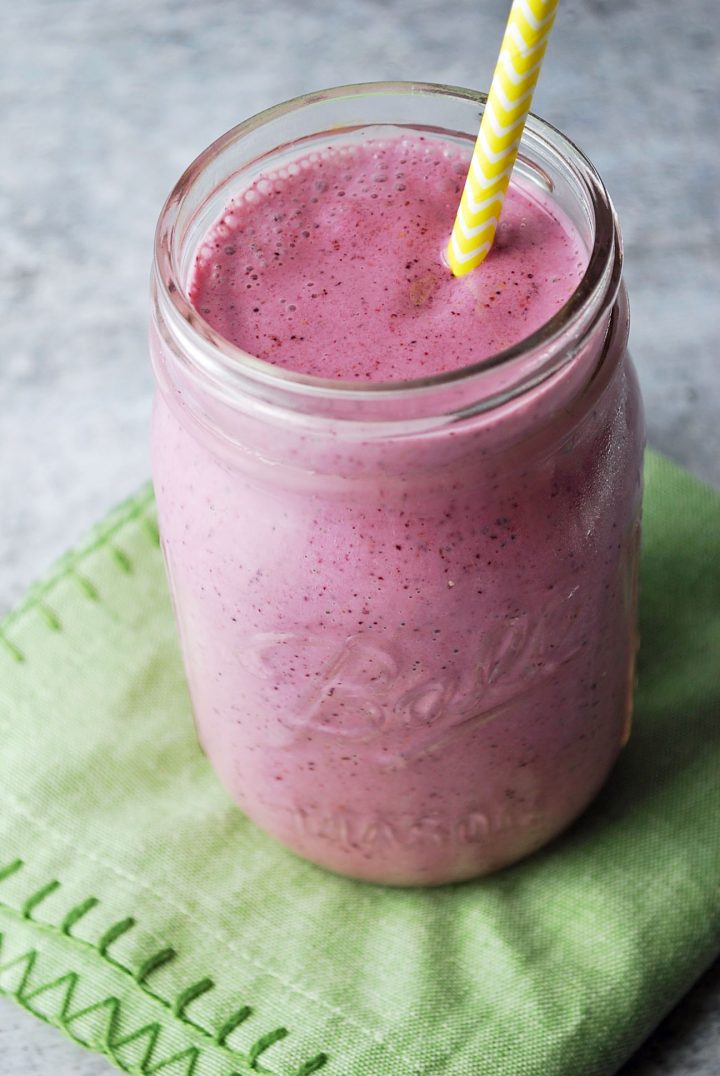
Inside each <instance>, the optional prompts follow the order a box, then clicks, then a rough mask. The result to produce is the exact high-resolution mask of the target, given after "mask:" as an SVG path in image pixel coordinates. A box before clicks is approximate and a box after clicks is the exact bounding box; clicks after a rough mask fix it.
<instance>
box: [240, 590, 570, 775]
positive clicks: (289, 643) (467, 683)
mask: <svg viewBox="0 0 720 1076" xmlns="http://www.w3.org/2000/svg"><path fill="white" fill-rule="evenodd" d="M579 598H580V588H579V586H575V587H573V588H572V589H571V590H570V591H565V592H564V593H563V594H561V595H559V596H558V597H556V598H555V600H554V601H552V602H549V603H548V604H547V605H546V606H545V607H544V608H543V610H542V613H540V614H539V615H534V616H531V615H530V614H529V613H522V614H520V615H518V616H515V617H512V618H509V619H506V620H504V621H501V622H498V623H497V624H495V625H494V626H493V627H492V628H490V629H489V630H487V631H485V632H484V634H483V635H482V636H480V637H479V639H478V641H477V643H476V644H475V645H474V648H473V652H472V653H471V654H469V655H468V654H462V655H460V657H459V659H458V661H457V663H456V665H455V666H454V667H450V666H448V667H447V668H446V669H445V670H443V671H442V672H440V673H434V674H431V675H428V672H427V670H426V669H423V668H422V663H418V662H417V660H415V659H414V657H413V655H412V654H411V653H410V649H409V646H408V645H407V644H401V643H400V642H399V641H398V640H397V639H396V640H393V641H387V640H385V639H382V640H380V639H378V637H377V635H374V634H372V633H370V632H357V633H355V634H353V635H350V636H348V637H346V638H345V639H344V640H338V639H337V637H336V636H332V635H329V634H327V633H322V632H268V633H262V634H259V635H255V636H253V637H252V638H251V639H249V640H248V643H247V645H246V647H245V649H244V652H243V654H242V657H241V661H242V663H243V665H244V666H245V668H246V669H247V670H248V671H249V672H251V673H252V674H253V675H254V676H255V677H257V678H259V679H261V680H263V681H266V682H268V683H272V684H273V685H276V686H277V685H283V684H286V685H287V684H288V683H293V684H294V683H296V682H302V681H303V680H307V682H308V685H309V686H308V687H307V689H302V690H301V694H300V699H299V701H298V705H297V706H296V707H295V708H292V709H288V711H285V712H283V713H282V716H281V718H280V720H281V721H282V723H283V724H284V725H285V727H286V728H287V729H288V730H290V731H292V732H295V733H302V734H308V733H313V734H318V735H326V736H332V737H337V738H341V739H344V740H348V741H355V742H363V743H370V742H372V741H374V740H376V739H379V738H380V737H382V742H383V744H384V746H386V747H387V748H388V751H387V752H384V756H383V758H382V759H381V764H382V765H385V766H388V767H393V768H397V767H399V766H404V765H407V764H408V763H409V762H411V761H413V760H416V759H418V758H420V757H422V756H424V755H427V754H428V753H430V752H432V751H436V750H438V749H440V748H441V747H442V746H443V745H445V744H446V743H447V742H448V741H449V740H450V739H451V738H453V739H454V738H455V737H456V736H460V735H464V734H466V733H467V732H469V731H471V730H472V729H475V728H477V727H478V726H480V725H484V724H487V723H489V722H491V721H494V720H496V719H497V718H498V717H500V716H501V715H503V714H507V713H508V712H510V711H511V709H512V707H513V706H514V704H515V703H517V702H518V701H519V700H520V699H521V698H522V697H523V696H524V695H525V694H526V692H527V691H529V690H530V689H531V688H533V687H534V686H535V685H536V684H537V682H538V680H539V679H541V678H543V677H545V676H548V675H551V674H552V673H553V672H554V671H555V670H556V669H557V668H558V666H559V665H562V664H565V663H566V662H568V661H570V660H572V658H573V657H574V656H575V655H576V654H577V653H578V651H579V649H580V646H581V641H580V639H579V638H578V633H577V630H576V625H577V623H578V615H579V611H580V600H579ZM418 665H420V667H419V668H418Z"/></svg>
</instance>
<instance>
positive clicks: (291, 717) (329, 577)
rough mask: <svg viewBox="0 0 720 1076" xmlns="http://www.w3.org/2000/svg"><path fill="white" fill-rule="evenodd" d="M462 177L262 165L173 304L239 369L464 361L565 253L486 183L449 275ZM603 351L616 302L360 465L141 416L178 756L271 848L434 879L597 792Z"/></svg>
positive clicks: (532, 214) (633, 486)
mask: <svg viewBox="0 0 720 1076" xmlns="http://www.w3.org/2000/svg"><path fill="white" fill-rule="evenodd" d="M466 168H467V155H466V152H465V151H464V150H460V149H458V148H457V147H454V146H452V145H450V144H449V143H443V142H438V141H437V140H435V139H429V138H427V139H426V138H422V137H419V136H413V137H403V138H401V137H398V138H396V139H388V140H387V141H385V142H378V141H374V140H369V141H366V142H357V143H354V144H347V145H344V146H343V145H340V146H339V147H338V146H337V145H336V146H335V147H334V148H329V149H328V150H327V151H325V152H323V153H319V154H315V155H313V156H312V157H308V158H304V159H303V158H299V159H297V160H296V161H295V162H294V164H293V165H292V166H291V167H289V166H287V165H285V166H284V171H283V172H280V173H277V172H275V173H273V172H269V173H267V174H266V175H265V176H263V177H261V178H260V179H259V180H257V181H256V182H255V183H254V185H253V186H252V187H251V188H250V189H249V190H248V191H245V192H240V193H238V194H237V195H236V196H235V198H234V199H233V200H232V201H231V202H230V203H229V204H228V205H227V207H226V210H225V212H224V214H223V216H222V218H221V219H220V220H219V221H218V222H217V223H216V225H215V226H214V227H213V228H212V229H211V231H210V232H209V233H208V234H207V236H206V238H205V239H204V241H203V242H202V244H201V246H200V248H199V250H198V253H197V257H196V259H195V263H194V267H193V269H192V275H191V279H190V281H189V295H190V298H191V301H192V303H193V305H194V307H195V308H196V310H197V311H198V312H199V313H201V315H202V316H203V317H204V319H205V320H206V321H207V322H209V323H210V325H211V326H212V327H213V328H214V329H215V330H216V331H217V332H218V333H220V334H221V335H222V336H223V337H225V338H226V339H227V340H229V341H231V342H232V343H234V344H236V345H238V346H240V347H242V348H243V349H245V350H246V351H247V352H249V353H250V354H252V355H255V356H257V357H259V358H261V359H264V360H266V361H268V362H270V363H273V364H275V365H277V366H281V367H284V368H287V369H289V370H293V371H298V372H301V373H304V374H312V375H315V376H319V377H322V378H328V379H338V378H340V379H343V380H355V379H357V380H358V381H390V380H397V379H408V378H418V377H424V376H429V375H434V374H438V373H441V372H445V371H449V370H456V369H459V368H462V367H464V366H467V365H469V364H472V363H476V362H479V361H480V360H482V359H484V358H487V357H488V356H491V355H493V354H494V353H496V352H497V351H499V350H501V349H503V348H506V347H509V346H511V345H513V344H516V343H518V342H520V341H521V340H523V339H524V338H525V337H526V336H527V335H528V334H529V333H531V332H533V331H534V330H535V329H537V328H539V327H540V326H541V325H543V323H545V322H546V321H547V320H548V319H549V318H550V317H552V315H553V314H554V313H555V312H556V311H557V310H558V309H559V308H560V307H561V306H562V305H563V303H564V302H565V301H566V300H567V299H568V297H569V296H570V295H571V293H572V292H573V290H574V288H575V287H576V285H577V283H578V280H579V278H580V277H581V275H582V273H583V271H584V269H585V265H586V262H587V257H588V255H587V252H586V251H585V250H584V249H583V246H582V244H581V242H580V240H579V238H578V236H577V235H576V234H575V232H574V231H573V229H572V227H571V225H570V224H569V222H568V220H567V219H566V218H564V217H563V216H562V215H561V214H560V212H559V211H558V210H556V209H554V208H553V207H552V204H551V202H550V199H549V197H547V196H545V195H544V194H541V193H540V192H539V191H536V192H535V193H531V192H530V188H529V187H528V188H520V187H511V188H510V191H509V193H508V197H507V199H506V203H505V209H504V212H503V218H502V222H501V224H500V227H499V229H498V234H497V239H496V242H495V245H494V247H493V250H492V252H491V254H490V256H489V257H488V258H487V259H486V261H485V263H484V264H483V266H482V267H481V268H480V269H478V270H476V271H475V272H473V273H472V274H470V275H469V276H467V277H464V278H461V279H459V280H456V279H454V278H453V277H452V276H451V274H450V272H449V270H448V269H447V267H446V265H445V263H444V261H443V251H444V247H445V245H446V242H447V237H448V235H449V232H450V229H451V226H452V221H453V216H454V213H455V210H456V207H457V204H458V199H459V194H460V191H461V187H462V183H463V177H464V174H465V171H466ZM626 335H627V326H626V312H625V311H624V308H623V307H622V304H621V307H620V308H619V309H618V311H616V315H615V317H614V320H613V323H612V325H610V326H608V325H605V326H603V327H602V331H601V332H600V333H599V334H598V335H597V339H593V340H592V341H590V343H588V344H587V346H586V347H585V348H584V350H583V351H582V352H581V353H580V354H579V356H578V358H577V360H575V365H574V366H573V367H572V368H571V369H570V370H567V369H566V370H563V371H561V372H560V373H559V374H558V375H556V377H554V378H552V379H550V380H549V381H545V382H543V384H542V385H539V386H538V387H537V388H536V389H532V390H529V391H526V392H525V393H523V394H522V396H520V397H519V398H518V399H516V400H514V401H511V402H509V403H506V404H503V405H499V406H497V407H495V408H493V409H492V410H491V411H489V412H488V413H487V414H481V415H478V416H476V417H475V418H473V419H471V420H467V421H466V422H465V423H463V424H460V423H458V424H457V425H456V426H455V427H452V426H450V427H448V428H446V429H443V430H441V431H440V432H438V431H437V430H435V431H434V432H428V433H423V432H422V431H421V432H415V433H413V434H412V436H411V435H409V434H408V435H407V436H405V437H401V436H396V435H393V436H392V437H389V438H388V439H387V440H386V441H385V442H383V443H382V444H379V443H378V441H377V438H376V437H375V438H374V439H370V440H368V439H366V438H364V437H363V436H362V435H361V434H352V435H351V434H349V433H347V432H346V431H345V430H344V428H341V425H342V424H341V423H338V424H336V425H335V426H333V424H332V422H329V423H326V427H325V430H324V434H323V436H322V437H317V438H310V437H308V435H307V432H306V431H304V430H300V429H299V428H298V429H296V428H295V425H294V424H293V423H292V422H288V423H287V425H282V424H275V425H274V426H273V428H272V431H271V434H267V432H265V433H264V434H262V435H260V434H256V432H254V431H255V426H254V425H253V423H248V424H247V425H246V424H244V423H243V422H240V421H239V422H238V425H237V429H236V431H235V434H234V436H233V438H232V440H233V443H234V447H233V448H232V451H231V450H230V449H229V448H227V447H226V448H225V449H222V450H219V449H218V448H217V446H216V445H215V444H214V443H213V441H212V438H211V437H209V436H208V434H207V431H206V430H205V428H204V427H203V428H201V425H197V424H195V425H194V423H196V420H195V418H194V417H193V416H192V415H191V414H190V409H189V405H188V404H187V401H186V399H185V398H184V397H183V395H182V393H176V394H175V395H174V396H173V395H172V394H162V393H161V394H160V395H159V397H158V402H157V406H156V415H155V435H154V456H155V482H156V491H157V499H158V509H159V513H160V522H161V532H162V536H163V545H164V550H165V555H166V559H167V564H168V569H169V574H170V579H171V583H172V589H173V593H174V598H175V604H176V610H177V613H178V619H179V623H180V631H181V639H182V645H183V653H184V658H185V664H186V671H187V675H188V681H189V685H190V691H191V695H192V700H193V706H194V710H195V715H196V720H197V726H198V731H199V735H200V739H201V742H202V744H203V746H204V748H205V750H206V752H207V754H208V755H209V757H210V758H211V760H212V762H213V764H214V765H215V767H216V769H217V770H218V772H219V773H220V775H221V777H222V779H223V780H224V782H225V784H226V786H227V787H228V789H229V790H230V792H231V794H232V795H233V797H234V798H235V799H236V801H237V802H238V803H239V804H240V805H241V806H242V807H243V808H244V809H245V810H246V811H247V812H248V814H249V815H250V816H251V817H252V818H253V819H255V821H257V822H258V823H259V824H260V825H261V826H262V827H263V828H265V829H266V830H268V831H269V832H271V833H273V834H274V835H275V836H277V837H278V838H279V839H280V840H282V841H283V842H284V843H285V844H287V845H289V846H290V847H291V848H293V849H294V850H295V851H297V852H299V853H300V854H302V855H305V856H307V857H308V858H310V859H312V860H314V861H316V862H318V863H321V864H323V865H325V866H327V867H330V868H331V869H334V870H338V871H342V872H345V873H349V874H353V875H356V876H358V877H363V878H368V879H372V880H377V881H384V882H391V883H396V884H416V883H419V884H437V883H440V882H444V881H448V880H457V879H461V878H466V877H470V876H473V875H476V874H479V873H483V872H485V871H489V870H492V869H495V868H497V867H499V866H502V865H504V864H506V863H509V862H512V861H514V860H515V859H517V858H519V857H520V856H522V855H526V854H528V853H529V852H531V851H533V850H534V849H535V848H537V847H539V846H540V845H541V844H543V843H544V842H545V841H547V840H548V839H549V837H551V836H553V835H554V834H555V833H557V832H559V831H560V830H561V829H563V828H564V827H565V826H566V825H567V824H568V823H569V822H570V821H571V820H572V819H573V818H574V817H575V816H576V815H577V814H578V813H579V812H580V811H581V810H582V809H583V807H584V806H585V805H586V804H587V803H588V802H589V800H590V799H591V798H592V796H593V795H594V794H595V793H596V792H597V790H598V788H599V787H600V785H601V784H602V782H603V780H604V778H605V776H606V775H607V772H608V770H609V768H610V766H611V765H612V762H613V761H614V759H615V757H616V755H617V752H618V750H619V748H620V745H621V742H622V739H623V736H624V734H625V731H626V727H627V721H628V715H629V709H628V699H629V693H630V689H631V679H632V672H631V665H632V655H633V653H634V637H633V632H634V608H635V586H634V571H635V563H636V542H637V525H638V523H637V519H638V511H639V490H640V477H639V475H640V456H641V437H642V430H641V423H640V422H639V421H638V420H637V414H638V407H639V404H638V399H637V392H636V387H635V383H634V379H633V375H632V372H631V367H629V364H628V362H627V361H626V360H625V359H624V352H625V341H626ZM155 346H156V348H158V349H159V350H160V351H161V350H162V345H160V344H159V343H157V342H156V345H155ZM601 360H602V361H601ZM253 422H254V420H253ZM258 425H261V423H259V424H258ZM238 446H239V447H238Z"/></svg>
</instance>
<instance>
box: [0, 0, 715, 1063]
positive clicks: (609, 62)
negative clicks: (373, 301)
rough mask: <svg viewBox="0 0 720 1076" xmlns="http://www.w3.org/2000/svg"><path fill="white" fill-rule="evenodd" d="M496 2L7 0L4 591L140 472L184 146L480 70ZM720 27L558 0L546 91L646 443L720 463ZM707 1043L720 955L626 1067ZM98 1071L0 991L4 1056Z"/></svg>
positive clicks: (670, 14) (670, 13) (541, 104)
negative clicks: (375, 90) (598, 192)
mask: <svg viewBox="0 0 720 1076" xmlns="http://www.w3.org/2000/svg"><path fill="white" fill-rule="evenodd" d="M507 7H508V5H507V4H506V3H505V2H502V0H492V2H490V0H485V2H483V3H480V4H478V3H477V2H476V0H451V2H445V0H414V2H411V0H385V2H383V0H352V2H351V0H336V2H332V0H274V2H273V3H272V4H270V3H268V2H267V0H235V2H232V0H203V2H202V3H197V2H193V0H109V2H108V3H105V4H99V3H95V2H93V0H24V2H23V3H20V2H19V0H15V2H14V3H13V2H9V3H8V4H6V5H4V6H3V17H2V26H3V41H4V48H3V60H2V63H1V64H0V102H1V112H0V130H2V139H1V140H0V250H1V251H2V258H1V259H0V289H1V297H0V302H1V303H2V319H0V357H1V360H2V361H1V363H0V415H1V416H2V417H1V418H0V504H2V520H3V522H2V527H1V528H0V611H3V610H5V609H7V608H8V607H9V606H10V605H11V604H12V603H13V602H14V601H15V600H16V599H17V598H18V597H19V596H20V595H21V593H22V592H23V590H24V589H25V587H26V586H27V584H28V583H29V582H30V581H31V580H32V579H33V578H34V577H35V576H36V575H37V574H39V573H40V572H41V571H43V570H44V568H45V567H46V565H47V563H48V562H49V561H50V560H52V559H53V558H54V557H55V556H57V555H58V554H59V553H60V552H62V551H63V550H64V549H65V548H66V547H67V546H68V545H69V544H71V543H73V542H74V541H76V540H77V539H78V538H79V537H80V536H81V535H82V534H83V533H84V532H85V531H86V530H87V528H88V527H89V526H90V525H91V524H92V523H93V522H94V521H95V520H96V519H97V518H98V517H99V516H100V515H102V513H103V512H105V510H106V509H108V508H109V507H110V505H111V504H113V503H114V502H115V501H117V500H118V499H119V498H121V497H122V496H124V495H126V494H127V493H129V492H130V491H132V490H133V489H134V488H135V487H136V486H137V485H138V483H140V482H141V481H142V480H143V479H144V478H145V477H146V475H147V473H148V451H147V424H148V415H149V405H150V394H151V380H150V373H149V369H148V364H147V359H146V348H145V332H146V317H147V298H146V290H147V289H146V283H147V276H148V266H149V259H150V248H151V240H152V232H153V227H154V223H155V218H156V216H157V212H158V210H159V208H160V205H161V202H162V200H163V198H164V197H165V195H166V193H167V192H168V190H169V189H170V187H171V185H172V184H173V182H174V181H175V179H176V178H177V176H178V175H179V173H180V172H181V170H182V169H183V168H184V166H185V165H186V164H187V163H188V162H189V161H190V160H191V159H192V157H194V156H195V155H196V154H197V153H198V152H199V151H200V150H201V149H202V148H203V147H204V146H205V145H206V144H207V143H208V142H209V141H210V140H211V139H212V138H214V137H215V136H217V135H218V134H220V133H221V132H222V131H224V130H225V129H227V128H228V127H230V126H232V125H233V124H234V123H236V122H238V121H239V120H240V119H242V118H244V117H245V116H247V115H249V114H251V113H253V112H255V111H257V110H258V109H260V108H263V107H265V106H267V105H270V104H272V103H274V102H276V101H278V100H282V99H283V98H287V97H290V96H293V95H295V94H297V93H301V92H303V91H306V90H310V89H315V88H318V87H321V86H327V85H332V84H336V83H339V82H352V81H365V80H369V79H378V78H410V79H411V78H420V79H425V80H429V81H439V82H450V83H457V84H461V85H468V86H476V87H478V88H487V85H488V82H489V78H490V75H491V72H492V67H493V63H494V57H495V53H496V50H497V47H498V44H499V40H500V36H501V31H502V25H503V23H504V19H505V16H506V12H507ZM719 37H720V34H719V33H718V21H717V8H716V4H715V0H693V2H692V3H688V4H678V3H675V2H673V0H575V2H573V0H564V2H563V4H562V5H561V9H560V14H559V18H558V24H557V27H556V29H555V32H554V34H553V40H552V42H551V45H550V49H549V54H548V57H547V62H546V65H545V70H544V71H543V75H542V78H541V82H540V85H539V87H538V91H537V95H536V111H538V112H539V113H540V114H541V115H544V116H546V117H547V118H548V119H550V120H551V121H552V122H553V123H555V124H556V125H558V126H560V127H562V128H563V129H564V130H565V131H566V132H567V133H568V134H570V136H571V137H573V138H574V139H575V140H576V141H577V142H578V143H579V144H580V145H581V146H582V147H583V148H584V149H585V150H586V152H588V154H589V155H590V156H591V157H592V158H593V159H594V160H595V162H596V163H597V165H598V167H599V168H600V171H601V172H602V173H603V175H604V177H605V179H606V182H607V184H608V186H609V188H610V191H611V193H612V195H613V197H614V200H615V202H616V205H617V208H618V212H619V215H620V218H621V221H622V223H623V228H624V233H625V239H626V253H627V279H628V283H629V287H630V292H631V299H632V308H633V330H632V342H633V351H634V354H635V358H636V361H637V365H638V368H639V371H640V377H641V381H642V385H643V389H644V393H645V399H646V403H647V410H648V420H649V433H650V440H651V443H653V444H654V445H656V446H657V447H659V448H661V449H663V450H664V451H665V452H667V453H668V454H669V455H670V456H672V457H674V458H675V459H676V460H679V461H680V462H681V463H684V464H685V465H686V466H688V467H689V468H690V469H691V470H693V471H695V472H696V473H697V474H699V475H701V476H702V477H704V478H706V479H707V480H709V481H711V482H714V483H715V484H716V485H718V486H720V432H719V430H720V423H718V414H719V413H720V409H719V404H720V371H719V367H718V357H717V353H718V348H717V344H716V341H717V340H718V338H720V323H719V322H720V318H719V315H718V308H719V307H720V303H718V302H717V300H718V297H720V264H719V262H718V256H717V251H718V247H719V240H720V220H719V215H718V207H719V204H720V203H719V201H718V197H717V191H718V188H719V187H720V159H719V153H718V148H717V147H718V138H717V134H718V122H717V121H718V97H719V89H720V87H718V82H717V74H716V73H715V74H713V65H717V59H718V39H719ZM715 71H717V67H716V66H715ZM719 1040H720V966H718V967H716V968H715V969H713V970H711V971H710V972H709V973H708V974H707V975H706V977H705V978H704V980H702V982H701V983H700V984H699V985H698V986H697V987H696V988H695V989H694V990H693V991H692V992H691V994H690V995H689V997H688V998H687V999H685V1001H683V1002H682V1003H681V1004H680V1006H679V1008H678V1009H677V1010H676V1012H675V1013H674V1014H673V1015H672V1016H671V1017H669V1018H668V1019H667V1020H666V1021H665V1022H664V1023H663V1025H662V1026H661V1028H660V1029H659V1031H658V1032H657V1033H656V1034H655V1035H654V1036H653V1038H652V1039H651V1040H650V1042H649V1043H648V1044H646V1046H645V1047H643V1049H641V1050H640V1052H639V1054H637V1055H636V1056H635V1057H634V1058H633V1059H632V1060H631V1061H630V1062H629V1063H628V1065H627V1066H626V1067H625V1068H624V1069H623V1076H661V1074H662V1076H717V1073H718V1071H720V1041H719ZM109 1071H111V1070H110V1068H109V1067H108V1065H107V1064H106V1063H105V1062H104V1061H103V1060H102V1059H99V1058H96V1057H93V1056H91V1055H86V1054H84V1053H82V1052H81V1051H80V1050H79V1049H78V1048H77V1047H75V1046H74V1045H73V1044H72V1043H69V1042H67V1041H65V1040H64V1039H63V1038H62V1037H61V1036H60V1035H59V1034H58V1033H57V1032H55V1031H54V1030H52V1029H50V1028H47V1027H44V1026H43V1025H42V1024H40V1023H38V1022H36V1021H33V1020H31V1019H30V1018H29V1017H28V1016H27V1015H26V1014H25V1013H23V1012H21V1011H20V1010H19V1009H16V1008H14V1007H13V1006H12V1005H11V1004H10V1003H8V1002H7V1001H6V1000H1V1001H0V1076H99V1074H100V1073H105V1072H109ZM348 1076H350V1074H348ZM398 1076H401V1074H398ZM468 1076H477V1074H474V1073H473V1074H468ZM493 1076H502V1074H493ZM577 1076H583V1074H582V1073H578V1074H577Z"/></svg>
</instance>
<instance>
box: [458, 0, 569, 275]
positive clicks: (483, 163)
mask: <svg viewBox="0 0 720 1076" xmlns="http://www.w3.org/2000/svg"><path fill="white" fill-rule="evenodd" d="M557 6H558V0H513V5H512V8H511V9H510V15H509V17H508V23H507V27H506V29H505V36H504V37H503V42H502V45H501V46H500V55H499V56H498V61H497V65H496V67H495V73H494V75H493V79H492V83H491V85H490V93H489V94H488V99H487V104H486V106H485V111H484V113H483V118H482V122H481V124H480V133H479V134H478V137H477V142H476V143H475V149H474V150H473V156H472V161H471V162H470V170H469V172H468V177H467V180H466V181H465V189H464V190H463V194H462V198H461V200H460V206H459V208H458V211H457V216H456V217H455V223H454V225H453V230H452V235H451V237H450V242H449V244H448V251H447V258H448V262H449V263H450V268H451V269H452V271H453V274H454V275H455V276H463V275H464V274H465V273H469V272H470V270H471V269H474V268H475V266H476V265H479V264H480V262H482V261H483V260H484V259H485V257H486V256H487V253H488V251H489V250H490V247H491V246H492V244H493V239H494V238H495V229H496V228H497V226H498V220H499V219H500V213H501V211H502V205H503V201H504V200H505V192H506V191H507V189H508V184H509V183H510V175H511V173H512V170H513V166H514V164H515V158H516V157H517V153H518V147H519V145H520V139H521V138H522V133H523V129H524V127H525V120H526V119H527V114H528V112H529V111H530V105H531V103H532V95H533V90H534V89H535V83H536V82H537V80H538V75H539V74H540V67H541V65H542V61H543V56H544V55H545V48H546V46H547V42H548V37H549V36H550V31H551V29H552V24H553V21H554V19H555V11H556V9H557Z"/></svg>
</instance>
